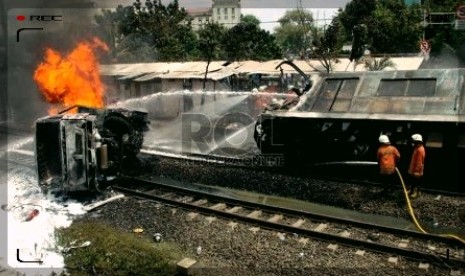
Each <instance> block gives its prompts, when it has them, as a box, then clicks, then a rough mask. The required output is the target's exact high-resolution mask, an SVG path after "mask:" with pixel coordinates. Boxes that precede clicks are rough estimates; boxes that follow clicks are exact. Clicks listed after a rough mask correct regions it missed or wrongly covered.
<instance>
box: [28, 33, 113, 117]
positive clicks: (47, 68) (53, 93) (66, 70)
mask: <svg viewBox="0 0 465 276" xmlns="http://www.w3.org/2000/svg"><path fill="white" fill-rule="evenodd" d="M97 48H100V49H103V50H105V51H108V46H107V45H106V44H105V43H104V42H103V41H101V40H100V39H98V38H93V40H92V41H83V42H80V43H79V44H78V45H77V46H76V47H75V48H74V49H73V50H72V51H71V52H70V53H69V54H68V55H67V56H62V55H61V54H60V53H58V52H57V51H55V50H53V49H50V48H48V49H46V51H45V57H44V61H43V62H42V63H40V64H39V66H38V67H37V69H36V70H35V72H34V80H35V82H36V83H37V85H38V86H39V90H40V92H42V94H43V95H44V97H45V99H46V100H47V102H49V103H52V104H59V105H61V106H62V107H64V108H67V107H71V106H73V105H82V106H86V107H103V106H104V101H103V96H104V88H105V87H104V85H103V83H102V80H101V78H100V73H99V64H98V61H97V58H96V55H95V52H94V51H95V50H96V49H97ZM57 110H58V108H56V107H52V108H51V109H50V110H49V114H54V113H56V112H57Z"/></svg>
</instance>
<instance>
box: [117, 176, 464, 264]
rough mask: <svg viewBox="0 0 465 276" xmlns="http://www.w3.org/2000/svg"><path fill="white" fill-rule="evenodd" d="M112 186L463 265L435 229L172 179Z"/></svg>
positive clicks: (459, 251)
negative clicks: (292, 205) (328, 212)
mask: <svg viewBox="0 0 465 276" xmlns="http://www.w3.org/2000/svg"><path fill="white" fill-rule="evenodd" d="M128 186H130V187H131V188H128ZM113 188H114V189H115V190H117V191H120V192H123V193H125V194H127V195H132V196H136V197H141V198H146V199H150V200H154V201H158V202H162V203H165V204H168V205H173V206H177V207H180V208H184V209H187V210H192V211H195V212H198V213H203V214H207V215H214V216H218V217H223V218H228V219H231V220H234V221H238V222H242V223H248V224H252V225H254V226H256V227H257V228H265V229H270V230H274V231H278V232H284V233H293V234H297V235H299V236H303V237H308V238H313V239H318V240H324V241H328V242H330V243H336V244H340V245H343V246H347V247H350V248H354V247H355V248H357V249H358V251H357V252H360V251H361V252H364V251H365V250H367V251H372V252H380V253H385V254H389V255H391V256H402V257H405V258H408V259H414V260H419V261H421V262H428V263H435V264H439V265H445V266H452V267H465V256H464V248H465V245H463V244H461V243H460V242H458V241H456V240H453V239H449V238H445V237H443V236H439V235H432V234H423V233H420V232H415V231H409V230H403V229H398V228H391V227H386V226H382V225H375V224H369V223H365V222H361V221H357V220H350V219H343V218H337V217H331V216H325V215H322V214H317V213H311V212H306V211H301V210H294V209H287V208H282V207H277V206H271V205H267V204H261V203H253V202H248V201H244V200H240V199H235V198H231V197H228V196H224V195H218V194H215V193H212V192H211V191H209V189H208V188H204V189H203V190H198V189H192V188H187V187H185V186H184V187H183V186H182V185H179V184H176V183H175V182H173V181H170V180H163V179H157V180H156V181H147V180H143V179H137V178H129V177H122V178H120V179H119V180H118V182H117V183H116V185H115V186H113Z"/></svg>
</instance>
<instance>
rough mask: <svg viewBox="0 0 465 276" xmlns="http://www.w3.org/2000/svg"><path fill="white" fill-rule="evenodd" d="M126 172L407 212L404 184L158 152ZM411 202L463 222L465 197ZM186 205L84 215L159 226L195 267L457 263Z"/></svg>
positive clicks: (397, 268)
mask: <svg viewBox="0 0 465 276" xmlns="http://www.w3.org/2000/svg"><path fill="white" fill-rule="evenodd" d="M127 173H128V174H129V175H134V176H137V177H140V178H146V179H150V178H151V177H154V176H162V177H166V178H170V179H174V180H178V181H185V182H193V183H202V184H208V185H213V186H221V187H227V188H233V189H242V190H250V191H255V192H258V193H263V194H269V195H277V196H284V197H291V198H296V199H301V200H307V201H312V202H316V203H321V204H327V205H332V206H337V207H342V208H346V209H349V210H356V211H359V212H363V213H371V214H381V215H388V216H393V217H401V218H407V219H408V218H409V216H408V213H407V211H406V205H405V201H404V200H403V198H402V193H401V192H393V193H389V194H387V195H385V194H382V193H381V191H380V189H379V188H375V187H368V186H363V185H355V184H350V183H336V182H331V181H324V180H315V179H308V178H305V177H297V176H288V175H283V174H276V173H270V172H266V171H255V170H250V169H244V168H234V167H227V166H219V165H213V166H212V165H209V164H206V163H203V164H202V163H198V162H192V161H184V160H179V159H173V158H161V157H160V158H158V157H154V156H143V157H142V159H141V162H140V163H135V164H134V167H133V169H132V170H129V171H128V172H127ZM413 205H414V208H415V213H416V214H417V216H418V218H419V219H420V220H421V221H426V222H428V223H431V222H436V223H437V225H440V226H441V227H448V228H457V229H461V228H464V226H465V223H464V222H463V221H462V220H460V219H459V215H458V214H459V211H460V210H463V209H464V208H465V204H464V200H463V198H458V197H450V196H441V197H440V198H437V195H430V194H423V195H422V196H421V197H420V198H419V199H416V200H414V201H413ZM188 213H190V211H187V210H182V209H178V208H173V207H171V206H166V205H162V204H158V203H155V202H151V201H148V200H141V199H135V198H130V197H126V198H124V199H121V200H117V201H114V202H111V203H108V204H106V205H104V206H102V207H99V208H98V209H96V210H95V211H94V212H91V213H88V214H87V215H85V217H83V218H82V219H84V220H98V221H104V222H106V223H109V224H111V225H113V226H115V227H117V228H120V229H123V230H124V231H128V232H131V231H132V229H134V228H137V227H141V228H143V229H144V233H143V234H144V235H148V236H149V237H153V236H154V235H155V233H160V234H161V235H162V239H164V240H165V241H170V242H175V243H177V244H178V245H180V246H181V248H182V249H183V250H184V251H185V254H186V257H190V258H192V259H195V260H197V261H198V262H197V264H195V265H194V269H195V271H194V272H195V275H219V274H222V275H363V274H365V275H372V274H381V273H382V274H385V275H422V274H428V275H450V274H451V272H452V273H457V272H456V271H459V269H458V268H440V267H437V266H434V265H432V264H431V265H429V266H428V265H425V264H420V263H419V262H418V261H411V260H407V259H404V258H397V259H396V258H395V256H387V255H384V254H377V253H373V252H366V253H365V254H364V255H363V256H360V255H359V254H356V252H357V249H356V248H348V247H344V246H341V245H338V247H337V249H335V250H332V249H329V248H328V246H330V245H331V244H330V243H329V242H326V241H318V240H314V239H309V240H308V242H306V243H305V242H304V241H305V239H304V237H299V236H297V235H294V234H284V236H283V235H278V233H276V232H274V231H269V230H266V229H259V230H258V231H256V230H257V229H251V228H252V227H254V226H253V225H247V224H242V223H238V224H237V225H235V224H234V223H232V224H231V221H229V220H225V219H221V218H215V219H213V220H211V219H210V218H209V219H207V217H206V216H204V215H201V214H199V215H198V216H196V217H195V218H193V219H192V218H191V217H190V216H188ZM252 230H253V231H252ZM389 257H391V260H390V261H388V258H389ZM420 267H422V268H420ZM425 267H427V268H425ZM462 273H463V269H462Z"/></svg>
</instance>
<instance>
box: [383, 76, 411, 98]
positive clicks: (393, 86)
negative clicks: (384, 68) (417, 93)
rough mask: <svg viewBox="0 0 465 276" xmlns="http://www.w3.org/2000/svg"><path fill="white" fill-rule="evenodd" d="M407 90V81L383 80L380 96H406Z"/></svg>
mask: <svg viewBox="0 0 465 276" xmlns="http://www.w3.org/2000/svg"><path fill="white" fill-rule="evenodd" d="M406 88H407V80H390V79H385V80H381V82H380V84H379V87H378V95H380V96H404V94H405V90H406Z"/></svg>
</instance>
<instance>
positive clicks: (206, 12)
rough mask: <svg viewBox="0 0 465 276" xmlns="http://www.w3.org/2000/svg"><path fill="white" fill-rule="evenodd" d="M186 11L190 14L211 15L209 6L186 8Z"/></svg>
mask: <svg viewBox="0 0 465 276" xmlns="http://www.w3.org/2000/svg"><path fill="white" fill-rule="evenodd" d="M186 12H187V14H188V15H190V16H194V17H195V16H211V14H212V9H211V8H189V9H186Z"/></svg>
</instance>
